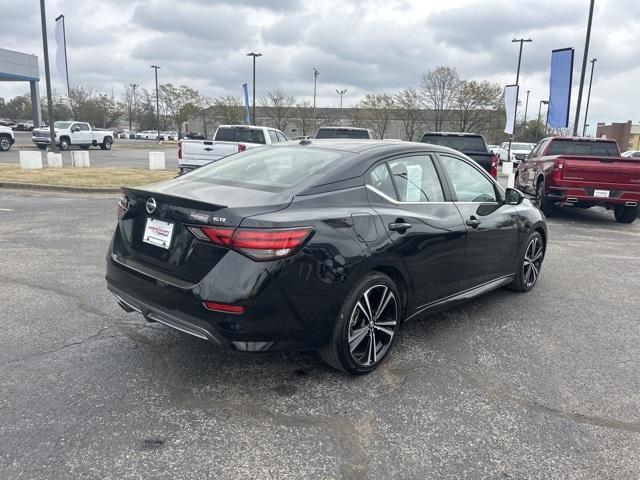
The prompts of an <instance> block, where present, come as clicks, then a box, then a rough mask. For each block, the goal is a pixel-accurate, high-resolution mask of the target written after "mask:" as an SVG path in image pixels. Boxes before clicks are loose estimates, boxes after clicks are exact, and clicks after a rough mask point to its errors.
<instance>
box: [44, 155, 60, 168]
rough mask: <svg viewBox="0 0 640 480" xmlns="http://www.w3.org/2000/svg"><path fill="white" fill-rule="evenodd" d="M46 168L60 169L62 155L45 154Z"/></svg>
mask: <svg viewBox="0 0 640 480" xmlns="http://www.w3.org/2000/svg"><path fill="white" fill-rule="evenodd" d="M47 167H49V168H62V154H61V153H53V152H47Z"/></svg>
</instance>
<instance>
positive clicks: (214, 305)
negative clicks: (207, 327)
mask: <svg viewBox="0 0 640 480" xmlns="http://www.w3.org/2000/svg"><path fill="white" fill-rule="evenodd" d="M204 308H206V309H207V310H212V311H214V312H222V313H233V314H235V315H241V314H243V313H244V307H243V306H242V305H230V304H228V303H220V302H208V301H205V302H204Z"/></svg>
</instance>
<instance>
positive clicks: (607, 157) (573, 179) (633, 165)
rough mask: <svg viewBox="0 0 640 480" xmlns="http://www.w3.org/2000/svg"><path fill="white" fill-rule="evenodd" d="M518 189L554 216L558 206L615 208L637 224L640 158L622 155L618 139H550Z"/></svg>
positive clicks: (520, 175)
mask: <svg viewBox="0 0 640 480" xmlns="http://www.w3.org/2000/svg"><path fill="white" fill-rule="evenodd" d="M515 186H516V188H518V189H520V190H522V191H524V192H526V193H529V194H531V195H535V204H536V206H537V207H538V208H539V209H540V210H542V211H543V212H544V213H546V214H549V213H551V211H552V210H553V209H554V208H555V207H556V206H564V205H575V206H577V207H581V208H590V207H593V206H594V205H599V206H602V207H606V208H607V209H613V211H614V214H615V217H616V220H617V221H618V222H621V223H632V222H633V221H634V220H635V219H636V217H637V216H638V204H640V158H631V157H622V156H621V155H620V149H619V148H618V144H617V143H616V142H615V141H613V140H606V139H601V138H582V137H550V138H545V139H543V140H541V141H540V142H539V143H538V144H537V145H536V147H535V148H534V149H533V150H532V151H531V153H530V154H529V157H528V158H527V159H526V160H525V161H523V162H520V165H519V166H518V170H517V171H516V179H515Z"/></svg>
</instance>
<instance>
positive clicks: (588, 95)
mask: <svg viewBox="0 0 640 480" xmlns="http://www.w3.org/2000/svg"><path fill="white" fill-rule="evenodd" d="M597 61H598V59H597V58H592V59H591V60H590V62H591V78H589V93H587V106H586V108H585V109H584V126H583V127H582V136H583V137H584V136H585V134H586V131H587V125H588V123H587V116H588V115H589V100H591V84H592V83H593V68H594V67H595V65H596V62H597Z"/></svg>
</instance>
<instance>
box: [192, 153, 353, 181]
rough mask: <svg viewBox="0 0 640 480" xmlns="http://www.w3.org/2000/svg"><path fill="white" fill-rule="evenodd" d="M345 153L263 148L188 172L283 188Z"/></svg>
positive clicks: (197, 177)
mask: <svg viewBox="0 0 640 480" xmlns="http://www.w3.org/2000/svg"><path fill="white" fill-rule="evenodd" d="M344 156H345V155H344V154H342V153H340V152H335V151H326V150H317V149H313V148H307V147H296V146H294V147H276V148H274V147H261V148H254V149H251V150H247V151H245V152H242V153H237V154H234V155H230V156H228V157H226V158H223V159H222V160H218V161H217V162H214V163H211V164H209V165H206V166H204V167H202V168H199V169H198V170H195V171H193V172H191V173H189V174H188V175H189V178H191V179H193V180H200V181H207V182H210V183H218V184H230V185H235V186H241V187H249V188H256V189H258V190H261V189H264V190H268V191H279V190H283V189H285V188H290V187H293V186H295V185H297V184H298V183H300V182H302V181H303V180H305V179H307V178H309V177H310V176H312V175H313V174H314V173H316V172H318V171H320V170H322V169H325V168H326V167H327V166H328V165H330V164H331V163H333V162H335V161H336V160H338V158H341V157H344ZM325 171H326V170H325Z"/></svg>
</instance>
